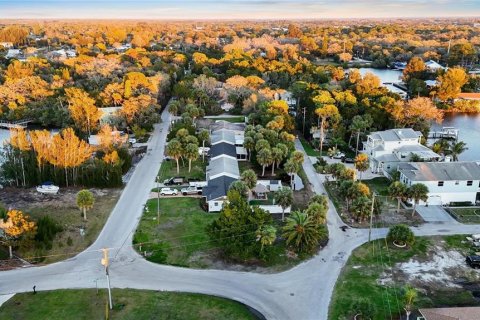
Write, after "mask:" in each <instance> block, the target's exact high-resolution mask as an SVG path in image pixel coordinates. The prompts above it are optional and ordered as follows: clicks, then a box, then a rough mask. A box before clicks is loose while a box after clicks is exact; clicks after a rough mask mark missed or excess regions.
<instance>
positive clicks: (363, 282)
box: [329, 236, 478, 320]
mask: <svg viewBox="0 0 480 320" xmlns="http://www.w3.org/2000/svg"><path fill="white" fill-rule="evenodd" d="M459 239H460V238H459V237H458V236H453V237H444V238H443V240H445V247H446V248H447V249H459V250H460V251H461V252H463V251H464V249H465V248H464V246H463V245H461V246H457V245H458V244H459V243H460V240H459ZM441 240H442V239H441V238H433V239H429V238H416V243H415V244H414V245H413V247H412V248H410V249H398V248H395V247H393V246H390V245H389V246H388V247H387V246H386V243H385V239H382V240H377V241H373V242H372V243H373V244H364V245H363V246H361V247H359V248H357V249H355V250H354V251H353V253H352V256H351V257H350V258H349V260H348V261H347V264H346V266H345V267H344V268H343V270H342V273H341V275H340V277H339V278H338V280H337V284H336V286H335V290H334V293H333V296H332V302H331V304H330V309H329V319H350V318H351V317H352V316H353V315H354V314H355V312H356V311H357V310H354V307H353V305H354V303H355V301H357V300H358V299H361V298H362V299H366V300H368V301H370V302H371V303H372V304H373V305H374V306H375V310H376V312H375V316H374V317H373V319H372V320H384V319H390V311H391V313H392V314H393V317H394V319H398V315H399V314H402V315H404V311H403V305H402V302H401V301H402V296H403V293H402V289H403V287H404V285H405V284H406V283H405V282H407V281H405V279H401V278H400V275H397V276H395V278H394V282H393V284H388V285H380V284H379V282H378V280H379V279H381V278H382V275H383V276H384V275H385V273H386V274H387V275H388V274H389V273H390V272H391V269H390V268H391V267H392V266H394V265H395V264H396V263H400V262H406V261H408V260H410V258H412V257H415V259H418V260H420V261H425V260H428V256H427V251H428V250H429V249H432V247H433V246H435V245H438V244H439V243H441V242H442V241H441ZM373 249H374V250H375V251H373ZM452 290H454V291H452ZM455 290H456V291H455ZM428 291H429V292H425V291H421V290H420V291H419V292H418V299H417V302H416V304H415V307H416V308H422V307H435V306H456V305H464V306H465V305H475V304H478V302H475V299H474V298H473V296H472V295H471V293H470V292H469V291H466V290H459V289H451V288H442V287H441V288H438V287H436V288H435V287H430V288H428ZM344 317H345V318H344Z"/></svg>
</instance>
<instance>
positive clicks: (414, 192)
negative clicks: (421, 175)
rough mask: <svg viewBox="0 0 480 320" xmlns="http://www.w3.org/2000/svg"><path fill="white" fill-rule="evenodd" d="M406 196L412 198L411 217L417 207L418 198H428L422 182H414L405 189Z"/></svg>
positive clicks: (423, 199) (425, 187) (426, 188)
mask: <svg viewBox="0 0 480 320" xmlns="http://www.w3.org/2000/svg"><path fill="white" fill-rule="evenodd" d="M407 194H408V198H409V199H412V200H413V209H412V217H413V215H414V214H415V209H416V208H417V204H418V202H419V201H420V200H422V201H427V200H428V187H427V186H426V185H424V184H423V183H416V184H414V185H412V186H411V187H410V188H408V191H407Z"/></svg>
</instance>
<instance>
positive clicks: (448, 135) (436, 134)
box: [427, 127, 460, 140]
mask: <svg viewBox="0 0 480 320" xmlns="http://www.w3.org/2000/svg"><path fill="white" fill-rule="evenodd" d="M459 131H460V130H458V129H456V128H454V127H443V128H442V130H439V131H430V132H429V133H428V137H427V138H428V139H448V140H458V134H459Z"/></svg>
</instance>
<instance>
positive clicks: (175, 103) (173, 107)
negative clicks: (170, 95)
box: [168, 100, 181, 116]
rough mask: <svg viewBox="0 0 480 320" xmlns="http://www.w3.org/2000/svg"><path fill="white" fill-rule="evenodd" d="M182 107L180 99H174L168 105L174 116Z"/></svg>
mask: <svg viewBox="0 0 480 320" xmlns="http://www.w3.org/2000/svg"><path fill="white" fill-rule="evenodd" d="M180 107H181V103H180V101H178V100H176V101H173V102H172V103H170V105H169V106H168V112H170V114H172V115H173V116H176V115H177V114H178V112H179V111H180Z"/></svg>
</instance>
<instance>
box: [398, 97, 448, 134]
mask: <svg viewBox="0 0 480 320" xmlns="http://www.w3.org/2000/svg"><path fill="white" fill-rule="evenodd" d="M396 106H397V107H400V109H399V110H398V111H397V112H395V113H392V115H393V117H394V118H395V120H396V121H397V122H398V124H400V125H403V126H405V127H413V126H414V125H415V124H416V123H418V121H432V120H433V121H436V122H437V123H441V122H442V120H443V112H442V110H440V109H438V108H437V107H436V106H435V105H434V104H433V102H432V100H430V99H428V98H422V97H420V98H414V99H411V100H409V101H408V102H404V103H401V104H396Z"/></svg>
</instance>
